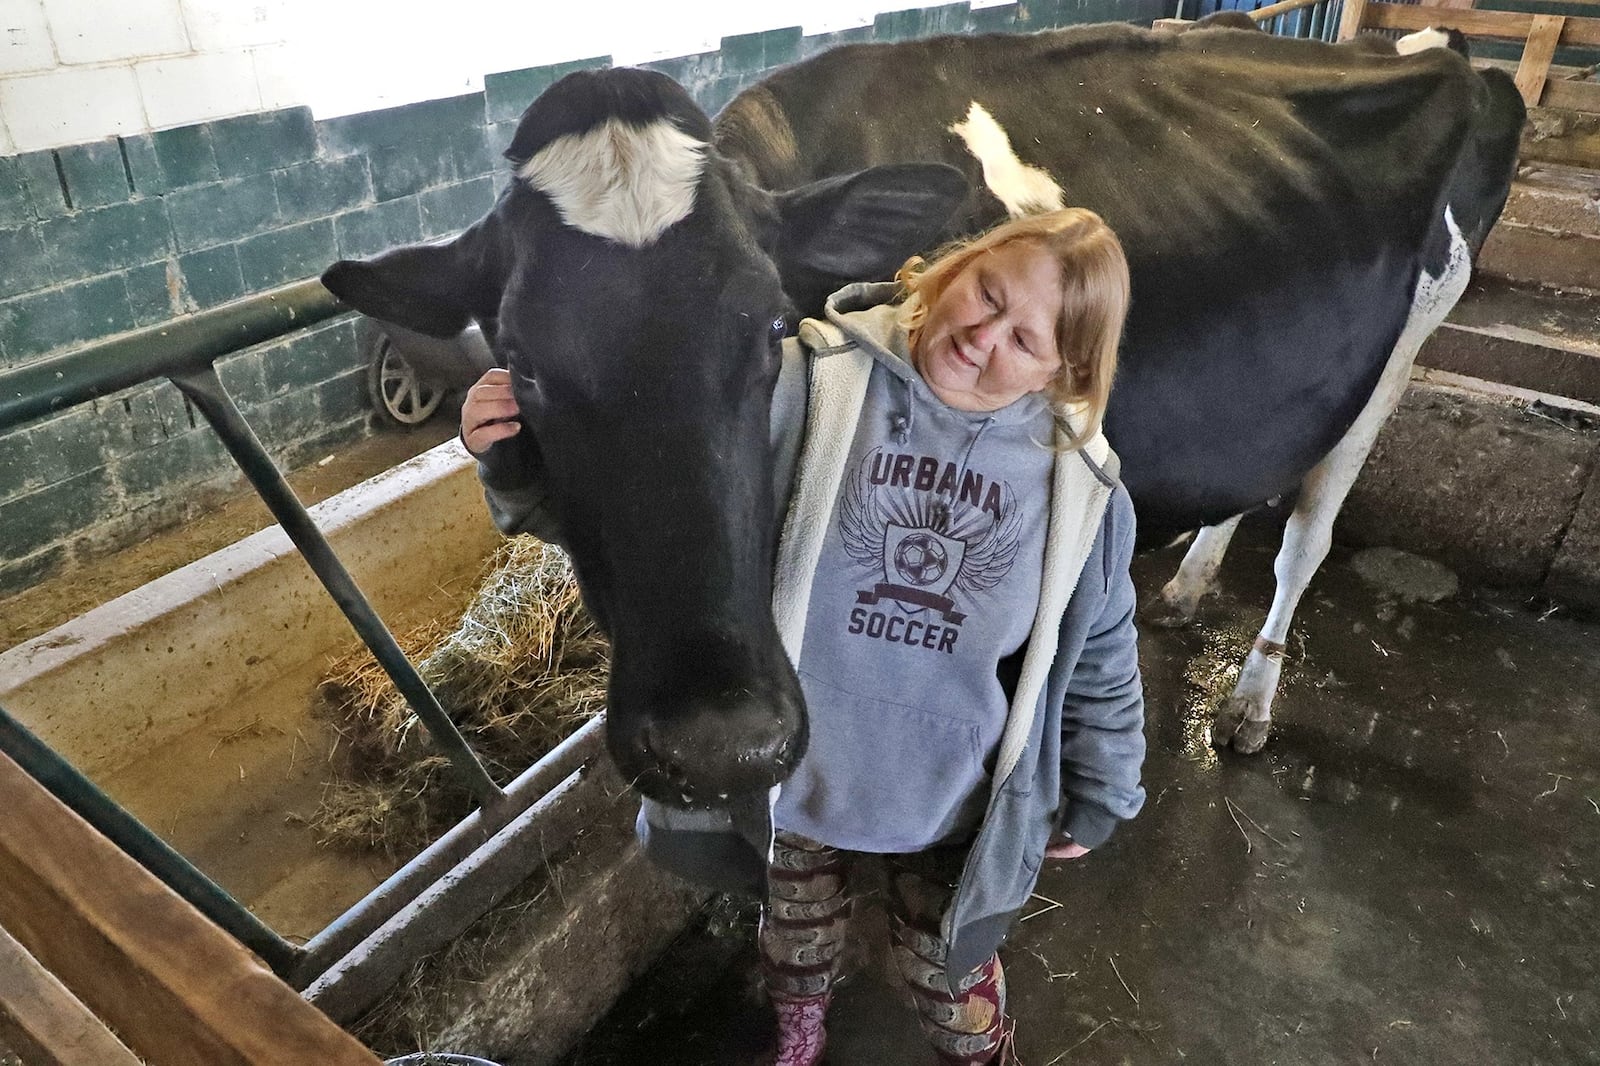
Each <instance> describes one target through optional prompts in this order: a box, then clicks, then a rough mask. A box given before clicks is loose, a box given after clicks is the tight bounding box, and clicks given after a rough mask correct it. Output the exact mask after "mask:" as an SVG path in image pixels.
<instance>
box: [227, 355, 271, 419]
mask: <svg viewBox="0 0 1600 1066" xmlns="http://www.w3.org/2000/svg"><path fill="white" fill-rule="evenodd" d="M261 353H262V346H260V345H258V346H256V347H254V348H247V349H245V350H244V351H242V352H234V353H233V354H232V355H225V356H223V357H222V358H221V359H218V360H217V361H216V363H215V366H216V368H217V377H218V378H219V379H221V381H222V387H223V388H224V389H225V390H227V393H228V395H229V396H230V397H232V399H233V402H234V404H235V406H237V407H238V408H239V409H240V410H241V411H246V410H249V409H250V408H251V407H254V406H255V405H256V404H259V403H260V402H261V401H262V400H263V399H265V398H266V395H267V387H266V385H265V384H264V383H263V380H262V376H261V363H262V355H261Z"/></svg>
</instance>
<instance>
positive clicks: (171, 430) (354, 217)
mask: <svg viewBox="0 0 1600 1066" xmlns="http://www.w3.org/2000/svg"><path fill="white" fill-rule="evenodd" d="M1166 7H1167V4H1166V2H1165V0H1159V2H1158V0H1026V2H1023V3H1018V4H1013V5H1007V6H1003V7H988V8H982V9H979V10H977V11H974V10H972V9H971V8H970V7H969V5H968V4H966V3H959V4H947V5H943V6H938V7H929V8H922V9H915V10H907V11H898V12H892V13H888V14H881V15H879V16H877V18H876V19H875V21H874V22H873V24H872V25H870V26H862V27H860V28H857V29H851V30H845V31H840V32H834V33H824V34H815V35H811V36H803V35H802V33H801V30H800V28H799V27H788V28H782V29H774V30H770V31H766V32H761V33H752V34H746V35H743V36H738V37H726V38H723V39H722V42H721V47H720V48H719V49H718V50H716V51H712V52H705V53H700V54H697V55H690V56H683V57H680V58H674V59H666V60H661V61H658V62H654V63H651V64H649V65H650V66H652V67H655V68H657V69H660V70H662V71H664V72H665V73H667V74H669V75H671V76H673V77H675V78H677V79H678V80H679V81H680V82H682V83H683V84H684V85H685V86H686V87H687V88H689V89H690V91H691V92H692V93H693V94H694V95H695V97H696V99H697V100H699V102H700V103H701V105H702V106H704V107H705V108H706V110H707V111H708V112H711V113H714V112H715V111H717V110H718V109H720V108H721V107H722V106H723V105H724V104H726V103H727V101H728V100H730V99H731V98H732V97H733V96H734V94H735V93H737V92H738V91H739V90H740V89H742V88H744V87H745V86H747V85H749V84H751V83H753V82H754V81H755V80H757V79H759V78H760V77H761V76H762V75H763V74H764V73H765V72H767V71H769V70H771V69H773V68H775V67H777V66H781V65H783V64H785V63H790V62H793V61H795V60H797V59H800V58H803V57H805V56H808V55H812V54H814V53H816V52H818V51H821V50H824V49H827V48H830V47H833V46H835V45H838V44H842V43H846V42H854V41H868V40H875V41H884V40H903V39H908V38H914V37H920V36H925V35H930V34H936V33H970V32H1028V31H1034V30H1039V29H1046V28H1050V27H1054V26H1060V25H1068V24H1075V23H1083V22H1097V21H1107V20H1112V19H1121V20H1127V21H1135V22H1141V23H1145V24H1148V22H1149V20H1150V19H1152V18H1156V17H1159V16H1161V15H1162V14H1164V13H1165V9H1166ZM609 62H610V60H609V58H606V57H601V58H595V59H588V60H580V61H577V62H570V63H562V64H557V65H553V66H541V67H534V68H529V69H525V70H517V71H510V72H505V73H497V74H490V75H488V76H486V77H485V79H484V91H482V92H477V93H472V94H470V95H465V96H459V97H454V98H450V99H440V100H430V101H427V102H423V103H416V104H409V105H406V106H402V107H395V108H390V109H387V110H382V111H372V112H367V113H363V114H356V115H349V116H343V117H339V118H331V119H325V120H320V121H318V120H315V119H313V117H312V114H311V111H310V110H309V109H308V108H305V107H293V108H287V109H282V110H275V111H268V112H264V113H259V114H252V115H247V116H243V117H236V118H225V119H219V120H215V121H210V122H204V123H200V124H196V125H188V126H182V127H178V128H175V129H168V130H161V131H158V132H154V133H135V134H128V135H123V136H118V137H112V138H108V139H105V140H99V141H93V142H90V143H85V144H76V145H71V146H67V147H62V148H57V149H51V150H47V151H37V152H29V153H24V154H21V155H16V156H10V157H0V370H3V369H6V368H10V367H15V366H19V365H22V364H24V363H27V362H29V361H31V360H36V359H39V358H42V357H46V356H49V355H52V354H55V353H58V352H63V351H68V350H71V349H73V348H77V347H81V346H83V345H85V344H88V343H91V342H93V341H96V340H98V339H101V338H104V337H107V336H111V335H115V334H118V333H121V332H124V331H127V330H130V329H134V328H136V327H144V326H152V325H157V324H159V323H162V322H166V321H171V320H173V319H177V318H180V317H182V316H184V315H188V314H192V313H194V312H196V311H200V310H204V309H206V308H210V307H215V306H217V305H218V304H222V303H226V302H228V301H230V300H235V299H238V298H239V297H242V296H246V295H248V294H251V293H256V292H260V291H262V290H264V289H268V288H271V287H273V286H276V285H281V284H283V283H285V282H289V281H295V280H298V279H301V278H305V277H310V276H313V275H315V274H318V273H320V272H321V271H322V270H323V269H324V268H325V267H326V266H327V265H328V264H330V263H332V262H333V261H334V260H336V259H340V258H351V257H359V256H368V255H372V254H375V253H377V252H380V251H383V250H384V249H386V248H390V247H393V246H395V245H399V244H404V243H407V242H413V241H418V240H425V239H429V238H433V237H439V236H443V235H447V234H450V233H452V232H454V231H456V230H459V229H461V228H462V227H464V226H465V225H467V224H468V223H470V222H471V221H473V220H474V219H476V218H477V217H478V216H480V215H481V214H482V213H483V212H484V211H485V210H487V209H488V208H489V206H490V205H491V204H492V202H493V200H494V197H495V195H496V194H497V191H498V186H499V185H500V184H501V183H503V182H504V181H505V180H506V178H507V176H508V173H507V170H506V168H505V166H504V165H503V161H502V160H501V159H500V154H499V153H500V152H501V150H502V149H503V148H504V147H505V145H506V144H508V143H509V141H510V137H511V132H512V130H513V129H514V128H515V124H516V120H517V118H518V116H519V115H520V114H521V113H522V110H523V109H524V108H525V107H526V106H527V105H528V103H529V102H531V101H532V100H533V99H534V98H535V97H536V96H537V95H538V94H539V93H540V92H541V91H543V89H544V88H546V87H547V86H549V85H550V84H552V83H553V82H554V81H555V80H556V79H558V78H559V77H561V76H562V75H564V74H566V73H568V72H569V71H571V70H574V69H577V68H579V67H586V66H596V65H608V64H609ZM358 330H359V324H358V320H357V319H356V318H355V317H354V316H344V317H341V318H338V319H334V320H332V321H330V322H328V323H325V324H323V325H321V326H319V327H317V328H314V329H311V330H308V331H306V332H304V333H302V334H299V335H296V336H294V337H292V338H288V339H284V340H280V341H278V342H274V343H271V344H266V345H262V346H258V347H256V348H254V349H250V350H248V351H245V352H241V353H239V354H237V355H234V356H231V357H229V358H227V359H226V360H223V361H222V362H220V363H219V369H220V371H221V375H222V379H223V382H224V384H225V385H226V386H227V388H228V390H229V392H230V393H231V394H232V395H233V397H234V398H235V400H236V401H237V402H238V403H239V405H240V406H241V408H242V409H243V410H244V413H245V416H246V418H247V419H248V420H249V421H250V423H251V425H252V427H253V428H254V429H255V430H256V433H257V434H258V435H259V436H260V437H261V439H262V441H263V442H264V443H265V444H266V446H267V448H268V450H269V451H271V452H272V453H273V455H274V456H275V458H277V459H278V460H279V462H280V464H284V465H293V464H296V463H298V462H300V461H303V460H305V459H307V458H311V457H314V456H315V455H316V454H317V453H321V452H325V451H326V450H327V449H330V448H334V447H337V446H338V445H341V444H344V443H348V442H350V441H352V440H355V439H357V438H359V437H360V436H362V435H363V434H365V433H367V432H368V431H369V413H368V410H367V400H366V395H365V387H364V381H363V375H364V373H365V370H364V366H363V365H362V363H361V360H360V355H359V346H358ZM240 480H241V479H240V478H239V476H238V474H237V472H236V470H235V468H234V467H233V464H232V462H231V460H229V459H228V457H227V456H226V454H225V453H224V451H223V449H222V447H221V445H220V444H219V443H218V441H217V440H216V438H215V436H214V435H213V434H212V432H211V430H210V428H209V427H208V426H207V425H206V424H205V422H204V421H203V420H201V419H200V418H199V417H198V415H197V414H196V413H195V412H193V411H192V410H190V409H189V407H188V406H187V403H186V401H185V400H184V399H183V397H182V396H181V395H180V394H179V393H178V392H177V390H176V389H174V388H173V387H172V386H171V385H169V384H167V383H165V382H162V383H158V384H153V385H147V386H144V387H141V388H138V389H135V390H132V391H130V392H127V393H123V394H120V395H118V396H115V397H112V398H110V399H106V400H101V401H97V402H94V403H91V404H85V405H82V406H80V407H78V408H75V409H73V410H71V411H68V412H65V413H63V414H61V415H58V416H55V417H52V418H49V419H47V420H44V421H40V422H37V423H34V424H32V425H29V426H26V427H23V428H21V429H19V430H15V431H13V432H11V433H9V434H7V435H5V436H3V437H0V596H3V595H6V594H9V593H12V592H15V591H18V590H19V589H21V588H24V587H26V586H28V585H30V584H32V583H34V582H36V581H38V580H40V579H43V578H45V577H48V576H49V575H51V574H53V573H56V572H59V571H60V570H62V569H63V568H65V567H68V566H71V565H72V564H74V563H75V562H78V561H81V560H83V559H85V558H89V557H92V556H93V555H96V554H99V553H102V552H104V551H107V550H111V549H114V548H116V547H119V546H122V545H125V544H127V543H130V542H132V541H134V540H137V539H138V538H139V537H142V536H145V535H148V534H149V533H151V532H153V531H155V530H158V529H161V528H163V527H167V526H171V525H173V524H176V523H178V522H181V521H183V520H184V519H185V518H186V517H188V516H190V515H191V514H193V513H194V512H196V511H197V510H198V509H201V508H204V507H207V506H210V505H212V504H213V503H214V502H215V501H216V499H217V498H218V497H219V496H220V495H221V494H222V493H225V492H227V491H230V490H232V489H234V488H236V487H237V486H238V484H239V483H240Z"/></svg>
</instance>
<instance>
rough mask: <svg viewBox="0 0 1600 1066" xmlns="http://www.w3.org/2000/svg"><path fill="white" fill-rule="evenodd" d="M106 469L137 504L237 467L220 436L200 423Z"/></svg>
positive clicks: (128, 499)
mask: <svg viewBox="0 0 1600 1066" xmlns="http://www.w3.org/2000/svg"><path fill="white" fill-rule="evenodd" d="M107 469H108V471H109V472H110V474H111V477H112V478H113V479H114V480H115V482H116V484H117V485H118V486H119V487H120V488H121V489H122V495H123V498H124V499H126V500H127V501H128V502H129V503H133V504H137V503H139V502H141V501H143V500H146V499H148V498H150V497H152V496H156V495H161V494H165V493H167V492H170V491H171V490H172V487H173V486H174V485H192V484H193V483H195V482H197V481H205V480H208V479H211V478H216V477H221V476H223V475H226V474H231V473H233V472H234V471H236V470H237V469H238V468H237V467H236V466H235V465H234V462H233V460H232V458H230V457H229V455H228V452H227V449H226V448H224V447H223V445H222V440H221V438H219V437H218V436H217V435H216V433H215V432H213V431H212V429H211V427H210V426H207V425H205V424H204V422H202V423H201V424H200V425H199V426H198V427H197V428H195V429H187V430H182V431H180V432H178V433H176V434H174V435H173V436H171V437H165V438H163V439H162V440H161V441H159V442H158V443H156V444H153V445H151V446H150V447H148V448H144V449H142V450H140V451H136V452H133V453H132V454H130V455H126V456H123V457H121V458H119V459H117V460H115V461H114V462H112V463H110V464H109V465H108V467H107Z"/></svg>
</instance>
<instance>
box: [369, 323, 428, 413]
mask: <svg viewBox="0 0 1600 1066" xmlns="http://www.w3.org/2000/svg"><path fill="white" fill-rule="evenodd" d="M362 346H363V348H364V349H365V350H366V355H367V395H368V396H369V397H370V398H371V399H372V409H373V410H374V411H376V412H377V414H378V418H379V420H381V421H383V422H386V423H388V424H390V425H394V426H404V427H406V428H410V427H412V426H420V425H421V424H422V423H424V422H426V421H427V420H428V419H430V418H432V417H433V413H434V412H435V411H437V410H438V409H439V405H440V404H441V403H442V402H443V401H444V394H445V390H444V389H442V388H440V387H439V386H438V385H435V384H433V383H432V382H429V381H427V380H425V379H424V378H423V377H422V375H421V374H419V373H417V369H416V367H414V366H412V365H411V364H410V363H409V362H407V361H406V357H405V356H403V355H401V354H400V349H398V348H397V347H395V344H394V341H393V340H391V339H390V337H389V335H388V334H387V333H385V332H384V331H383V330H382V329H381V328H379V327H378V326H377V325H374V324H371V323H369V324H368V328H367V329H366V331H365V337H364V338H363V342H362Z"/></svg>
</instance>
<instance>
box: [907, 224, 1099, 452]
mask: <svg viewBox="0 0 1600 1066" xmlns="http://www.w3.org/2000/svg"><path fill="white" fill-rule="evenodd" d="M1016 241H1030V242H1032V243H1034V244H1036V245H1038V246H1039V247H1041V248H1043V249H1044V250H1045V251H1046V252H1048V253H1049V254H1050V255H1051V257H1052V258H1054V259H1055V261H1056V262H1057V263H1058V264H1059V265H1060V268H1061V317H1060V318H1059V319H1058V320H1057V321H1056V335H1055V344H1056V352H1057V353H1058V354H1059V355H1060V356H1061V369H1060V370H1059V371H1057V372H1056V376H1055V378H1054V379H1052V381H1051V383H1050V385H1049V387H1048V390H1047V391H1048V393H1049V398H1050V405H1051V408H1052V409H1053V410H1054V411H1055V415H1056V419H1057V422H1058V424H1061V425H1062V426H1063V427H1064V428H1066V429H1067V430H1068V436H1069V437H1071V438H1072V447H1074V448H1076V447H1078V446H1080V445H1082V444H1083V443H1084V442H1085V441H1087V440H1088V439H1089V438H1091V437H1093V436H1094V435H1095V434H1096V433H1098V432H1099V430H1100V423H1101V422H1102V421H1103V420H1104V418H1105V413H1106V404H1107V403H1108V402H1109V401H1110V398H1111V379H1112V378H1113V377H1114V376H1115V375H1116V371H1117V346H1118V344H1119V343H1121V340H1122V325H1123V321H1124V319H1126V318H1127V315H1128V290H1129V284H1128V260H1127V257H1126V256H1124V255H1123V252H1122V242H1121V241H1119V240H1117V235H1116V234H1115V233H1113V232H1112V231H1111V227H1110V226H1108V225H1106V223H1105V220H1104V219H1102V218H1101V217H1100V216H1099V215H1097V214H1095V213H1094V212H1093V211H1089V210H1086V209H1084V208H1081V207H1065V208H1062V209H1060V210H1058V211H1046V212H1043V213H1041V214H1037V215H1024V216H1023V217H1021V218H1014V219H1011V220H1009V221H1006V222H1002V223H1000V225H998V226H995V227H994V228H993V229H991V230H988V231H987V232H985V233H982V234H979V235H978V236H976V237H968V238H964V239H962V240H958V241H956V242H954V243H952V244H949V245H946V246H945V247H944V248H941V249H940V250H939V251H938V252H936V253H934V258H933V261H932V262H931V263H929V262H926V261H925V260H923V258H922V257H921V256H913V257H912V258H911V259H908V260H906V263H905V265H904V266H902V267H901V268H900V270H899V272H898V273H897V274H895V280H896V281H898V282H899V283H900V286H901V288H902V290H903V291H904V292H905V303H904V304H903V305H902V310H901V321H902V322H903V323H904V324H905V326H906V329H907V330H908V331H909V334H910V343H911V347H912V349H913V350H915V348H916V344H917V333H918V331H919V330H920V329H921V327H922V323H923V321H924V320H925V319H926V318H927V315H928V308H929V307H931V306H933V304H934V303H936V302H937V301H938V299H939V297H940V296H941V295H943V293H944V290H945V289H946V288H948V287H949V285H950V283H951V282H953V281H954V280H955V279H956V277H957V276H958V275H959V274H960V273H961V272H962V271H963V270H965V269H966V268H967V267H968V266H969V265H970V264H971V263H972V262H973V261H974V260H976V259H977V258H978V257H979V256H981V255H984V254H985V253H988V252H992V251H994V250H995V249H997V248H1000V247H1002V246H1004V245H1007V244H1011V243H1013V242H1016ZM1071 414H1076V415H1078V416H1080V417H1081V418H1082V420H1083V421H1082V422H1081V424H1080V425H1079V426H1078V428H1077V429H1076V430H1075V431H1074V430H1072V428H1071V427H1070V426H1069V425H1068V424H1067V418H1068V416H1069V415H1071Z"/></svg>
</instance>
